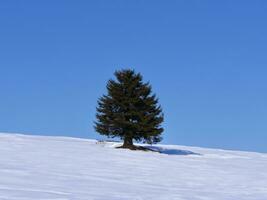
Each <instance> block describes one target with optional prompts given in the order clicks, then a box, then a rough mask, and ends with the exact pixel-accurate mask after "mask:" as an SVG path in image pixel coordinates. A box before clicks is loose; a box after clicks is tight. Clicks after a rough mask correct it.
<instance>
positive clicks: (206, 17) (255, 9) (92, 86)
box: [0, 0, 267, 152]
mask: <svg viewBox="0 0 267 200" xmlns="http://www.w3.org/2000/svg"><path fill="white" fill-rule="evenodd" d="M121 68H133V69H135V70H136V71H138V72H141V73H142V74H143V75H144V79H145V80H146V81H150V83H151V84H152V86H153V90H154V92H155V93H156V94H157V96H158V97H159V98H160V103H161V105H162V107H163V109H164V113H165V123H164V128H165V132H164V135H163V136H164V140H163V143H168V144H181V145H193V146H204V147H215V148H225V149H240V150H251V151H260V152H267V1H264V0H262V1H257V0H256V1H243V0H242V1H238V0H237V1H211V0H210V1H205V0H204V1H198V0H196V1H185V0H184V1H182V0H181V1H172V0H170V1H155V0H153V1H152V0H146V1H144V0H139V1H137V0H132V1H125V0H121V1H118V0H113V1H109V0H106V1H101V0H95V1H65V0H64V1H63V0H62V1H59V0H53V1H52V0H50V1H48V0H47V1H27V0H25V1H12V0H4V1H0V94H1V97H0V132H16V133H27V134H41V135H64V136H73V137H84V138H99V136H98V135H97V134H96V133H95V132H94V129H93V121H94V119H95V117H94V116H95V107H96V101H97V99H98V97H100V96H101V95H102V94H104V93H105V85H106V82H107V80H108V79H109V78H112V77H113V72H114V71H115V70H116V69H121Z"/></svg>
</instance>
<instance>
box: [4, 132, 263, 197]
mask: <svg viewBox="0 0 267 200" xmlns="http://www.w3.org/2000/svg"><path fill="white" fill-rule="evenodd" d="M116 145H118V143H112V142H109V143H101V142H100V143H99V142H97V141H96V140H86V139H77V138H67V137H48V136H27V135H19V134H4V133H1V134H0V200H147V199H156V200H266V199H267V154H261V153H253V152H238V151H225V150H216V149H205V148H197V147H186V146H176V145H157V146H154V147H153V149H157V150H160V151H161V152H162V153H155V152H142V151H129V150H125V149H115V148H114V146H116Z"/></svg>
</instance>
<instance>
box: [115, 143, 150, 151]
mask: <svg viewBox="0 0 267 200" xmlns="http://www.w3.org/2000/svg"><path fill="white" fill-rule="evenodd" d="M116 148H117V149H130V150H133V151H138V150H139V151H153V152H155V151H154V150H152V149H149V148H146V147H142V146H135V145H125V144H124V145H122V146H119V147H116Z"/></svg>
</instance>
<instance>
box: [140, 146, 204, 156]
mask: <svg viewBox="0 0 267 200" xmlns="http://www.w3.org/2000/svg"><path fill="white" fill-rule="evenodd" d="M145 148H148V149H150V150H152V151H154V152H158V153H161V154H166V155H179V156H188V155H197V156H201V155H202V154H200V153H195V152H193V151H188V150H181V149H165V148H162V147H157V146H145Z"/></svg>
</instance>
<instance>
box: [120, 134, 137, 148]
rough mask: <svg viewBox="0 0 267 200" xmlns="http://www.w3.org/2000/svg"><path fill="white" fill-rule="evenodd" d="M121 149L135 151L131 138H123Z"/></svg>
mask: <svg viewBox="0 0 267 200" xmlns="http://www.w3.org/2000/svg"><path fill="white" fill-rule="evenodd" d="M122 148H126V149H135V147H134V145H133V138H131V137H125V138H124V141H123V145H122Z"/></svg>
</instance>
